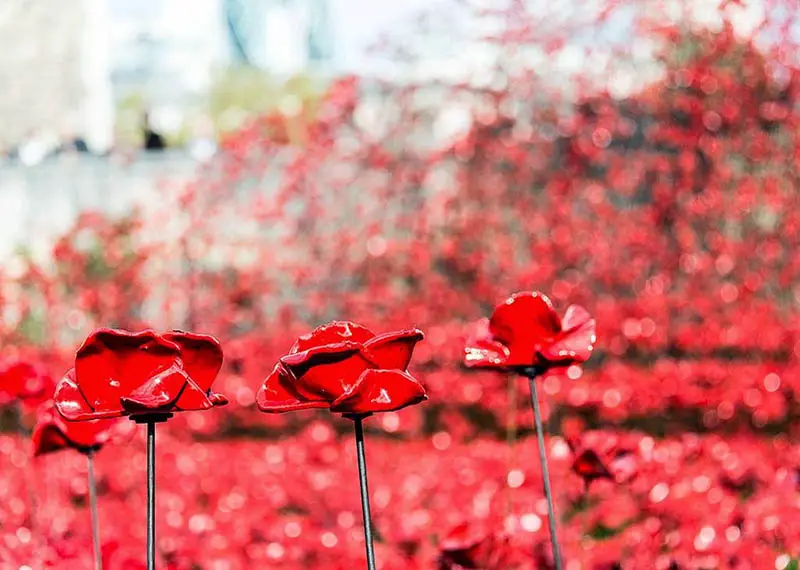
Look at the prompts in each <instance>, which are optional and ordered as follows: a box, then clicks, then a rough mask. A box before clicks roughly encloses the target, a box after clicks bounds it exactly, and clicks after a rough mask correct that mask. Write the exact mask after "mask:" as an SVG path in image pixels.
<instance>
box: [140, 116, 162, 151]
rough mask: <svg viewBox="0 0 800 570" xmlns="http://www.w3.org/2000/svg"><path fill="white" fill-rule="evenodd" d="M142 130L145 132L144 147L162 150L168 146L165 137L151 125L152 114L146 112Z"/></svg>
mask: <svg viewBox="0 0 800 570" xmlns="http://www.w3.org/2000/svg"><path fill="white" fill-rule="evenodd" d="M142 131H143V133H144V149H145V150H154V151H160V150H164V149H165V148H167V142H166V141H165V140H164V137H163V136H162V135H161V134H160V133H157V132H156V131H154V130H153V128H152V126H151V125H150V116H149V115H148V114H147V113H145V114H144V116H143V117H142Z"/></svg>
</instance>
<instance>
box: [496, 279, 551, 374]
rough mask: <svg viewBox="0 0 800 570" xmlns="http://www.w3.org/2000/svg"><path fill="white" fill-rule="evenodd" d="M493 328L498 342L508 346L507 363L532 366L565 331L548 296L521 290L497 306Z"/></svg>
mask: <svg viewBox="0 0 800 570" xmlns="http://www.w3.org/2000/svg"><path fill="white" fill-rule="evenodd" d="M489 331H490V332H491V334H492V337H493V340H494V341H496V342H499V343H501V344H503V345H504V346H505V347H506V348H507V349H508V352H509V356H508V359H507V361H506V365H507V366H530V365H532V364H534V363H535V362H536V355H537V353H538V352H539V351H540V350H541V349H542V348H545V347H547V346H549V345H550V344H551V343H552V342H553V341H554V340H555V339H556V338H557V336H558V334H559V333H560V332H561V319H559V318H558V315H557V314H556V312H555V310H554V309H553V304H552V303H551V302H550V299H548V298H547V297H546V296H545V295H543V294H542V293H538V292H521V293H516V294H514V295H512V296H511V297H509V298H508V299H507V300H506V301H505V302H504V303H501V304H500V305H498V306H497V308H496V309H495V311H494V314H493V315H492V318H491V319H490V320H489Z"/></svg>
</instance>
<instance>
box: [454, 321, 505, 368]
mask: <svg viewBox="0 0 800 570" xmlns="http://www.w3.org/2000/svg"><path fill="white" fill-rule="evenodd" d="M507 361H508V349H507V348H506V347H505V346H504V345H503V344H501V343H499V342H496V341H495V340H494V339H493V338H492V333H490V332H489V319H481V320H479V321H478V322H477V323H476V324H475V332H474V333H473V334H472V336H470V339H469V340H468V341H467V346H466V347H465V348H464V364H465V365H466V366H468V367H469V368H503V367H504V366H505V363H506V362H507Z"/></svg>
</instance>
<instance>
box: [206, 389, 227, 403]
mask: <svg viewBox="0 0 800 570" xmlns="http://www.w3.org/2000/svg"><path fill="white" fill-rule="evenodd" d="M208 399H209V401H210V402H211V404H212V405H214V406H227V405H228V398H226V397H225V396H223V395H222V394H218V393H217V392H211V393H210V394H209V395H208Z"/></svg>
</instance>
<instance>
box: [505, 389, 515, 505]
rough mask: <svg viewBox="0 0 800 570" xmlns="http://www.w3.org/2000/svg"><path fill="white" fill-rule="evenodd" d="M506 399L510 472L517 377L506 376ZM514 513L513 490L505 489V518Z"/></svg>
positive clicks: (510, 467)
mask: <svg viewBox="0 0 800 570" xmlns="http://www.w3.org/2000/svg"><path fill="white" fill-rule="evenodd" d="M506 396H507V397H508V412H507V417H506V452H507V454H508V460H507V465H506V471H507V473H506V474H508V472H510V471H511V470H512V469H513V468H514V464H515V463H516V462H515V457H516V453H515V452H514V446H515V443H516V441H517V377H516V375H514V374H509V375H508V385H507V387H506ZM512 512H514V490H513V489H512V488H511V487H506V516H508V515H510V514H511V513H512Z"/></svg>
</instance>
